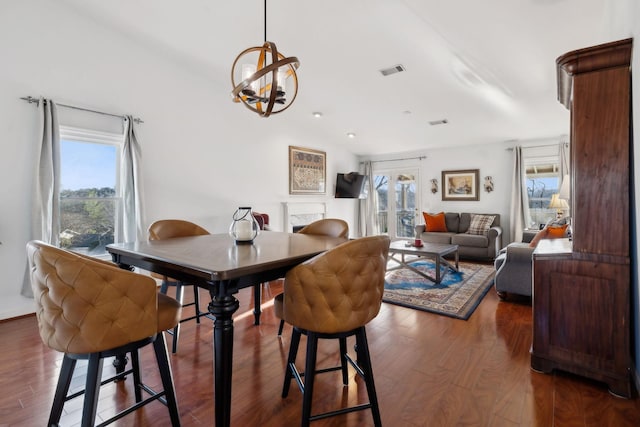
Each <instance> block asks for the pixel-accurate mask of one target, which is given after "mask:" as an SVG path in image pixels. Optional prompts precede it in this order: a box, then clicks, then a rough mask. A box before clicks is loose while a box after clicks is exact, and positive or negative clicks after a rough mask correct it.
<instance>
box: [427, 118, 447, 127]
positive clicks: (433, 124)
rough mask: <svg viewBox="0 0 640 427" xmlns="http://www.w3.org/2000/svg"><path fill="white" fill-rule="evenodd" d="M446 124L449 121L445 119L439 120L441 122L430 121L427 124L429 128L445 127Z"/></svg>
mask: <svg viewBox="0 0 640 427" xmlns="http://www.w3.org/2000/svg"><path fill="white" fill-rule="evenodd" d="M447 123H449V120H447V119H441V120H431V121H430V122H429V124H430V125H431V126H436V125H446V124H447Z"/></svg>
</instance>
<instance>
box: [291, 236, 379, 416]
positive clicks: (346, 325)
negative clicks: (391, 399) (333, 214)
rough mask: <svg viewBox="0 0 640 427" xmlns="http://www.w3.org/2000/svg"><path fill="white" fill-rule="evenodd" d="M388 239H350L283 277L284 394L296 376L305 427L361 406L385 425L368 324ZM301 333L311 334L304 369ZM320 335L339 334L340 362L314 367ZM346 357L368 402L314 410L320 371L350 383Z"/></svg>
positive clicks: (331, 336)
mask: <svg viewBox="0 0 640 427" xmlns="http://www.w3.org/2000/svg"><path fill="white" fill-rule="evenodd" d="M389 243H390V240H389V237H387V236H371V237H362V238H360V239H355V240H351V241H348V242H346V243H343V244H341V245H339V246H337V247H335V248H333V249H330V250H329V251H327V252H324V253H322V254H320V255H318V256H316V257H314V258H312V259H310V260H308V261H306V262H304V263H302V264H300V265H298V266H296V267H294V268H293V269H291V270H289V272H288V273H287V275H286V277H285V281H284V306H283V309H284V311H283V314H284V320H285V321H286V322H287V323H289V324H291V325H293V333H292V335H291V346H290V348H289V356H288V359H287V368H286V373H285V378H284V386H283V388H282V397H283V398H285V397H287V395H288V394H289V387H290V384H291V380H292V379H293V378H295V379H296V381H297V383H298V385H299V386H300V389H301V390H302V395H303V398H302V400H303V403H302V423H301V425H302V426H303V427H304V426H308V425H309V423H310V422H311V421H314V420H317V419H321V418H326V417H329V416H334V415H340V414H345V413H347V412H352V411H357V410H363V409H371V412H372V415H373V422H374V425H375V426H377V427H379V426H380V425H381V420H380V410H379V408H378V400H377V397H376V390H375V385H374V380H373V370H372V368H371V358H370V355H369V346H368V344H367V336H366V332H365V325H366V324H367V323H369V322H370V321H371V320H372V319H373V318H375V317H376V316H377V315H378V312H379V311H380V306H381V304H382V294H383V292H384V275H385V271H386V265H387V256H388V252H389ZM303 334H304V335H306V336H307V352H306V361H305V368H304V373H300V372H298V370H297V368H296V365H295V362H296V356H297V353H298V346H299V344H300V337H301V335H303ZM353 335H355V337H356V353H357V359H356V361H354V360H353V359H352V358H351V356H349V354H348V353H347V337H350V336H353ZM319 339H338V340H339V343H340V361H341V365H340V366H337V367H333V368H325V369H321V370H316V352H317V348H318V340H319ZM347 362H348V363H350V364H351V365H352V366H353V367H354V369H355V370H356V372H357V373H358V374H359V375H360V376H362V377H363V378H364V381H365V384H366V388H367V394H368V396H369V403H367V404H363V405H358V406H355V407H350V408H342V409H338V410H334V411H330V412H325V413H322V414H316V415H312V414H311V402H312V399H313V396H312V395H313V386H314V378H315V375H316V373H324V372H328V371H334V370H341V371H342V382H343V384H344V385H345V386H346V385H348V382H349V381H348V368H347ZM303 377H304V383H303V381H302V378H303Z"/></svg>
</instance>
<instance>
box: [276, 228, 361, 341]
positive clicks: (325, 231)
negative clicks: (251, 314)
mask: <svg viewBox="0 0 640 427" xmlns="http://www.w3.org/2000/svg"><path fill="white" fill-rule="evenodd" d="M298 233H299V234H313V235H316V236H330V237H344V238H347V237H349V224H347V222H346V221H343V220H341V219H338V218H325V219H319V220H318V221H314V222H312V223H311V224H308V225H306V226H305V227H303V228H302V229H300V231H298ZM283 301H284V294H283V293H279V294H278V295H276V297H275V298H274V299H273V311H274V313H275V315H276V317H277V318H278V319H280V326H278V336H281V335H282V329H283V328H284V317H283V313H282V311H283V310H282V304H283Z"/></svg>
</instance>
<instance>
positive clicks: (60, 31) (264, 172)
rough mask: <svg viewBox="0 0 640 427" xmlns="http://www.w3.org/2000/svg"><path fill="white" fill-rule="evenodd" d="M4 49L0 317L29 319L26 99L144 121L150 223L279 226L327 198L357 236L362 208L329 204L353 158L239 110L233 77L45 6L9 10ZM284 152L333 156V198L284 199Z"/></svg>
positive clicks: (37, 0)
mask: <svg viewBox="0 0 640 427" xmlns="http://www.w3.org/2000/svg"><path fill="white" fill-rule="evenodd" d="M0 52H1V53H2V63H3V66H2V67H0V93H2V96H1V97H0V117H2V119H0V135H2V137H1V138H2V142H1V144H2V156H1V157H0V180H1V182H2V183H3V185H2V186H0V200H2V201H1V202H0V242H2V245H0V271H2V280H0V319H3V318H9V317H14V316H18V315H21V314H25V313H28V312H32V311H33V310H32V301H31V300H28V299H26V298H23V297H21V296H20V295H19V293H20V288H21V284H22V281H23V276H24V272H25V268H26V259H25V256H26V255H25V243H26V242H27V241H28V240H29V239H30V194H31V185H32V175H33V170H34V153H35V145H36V139H37V132H36V127H37V116H36V108H35V106H34V105H30V104H28V103H27V102H25V101H22V100H20V99H19V98H20V97H21V96H27V95H32V96H40V95H42V96H45V97H47V98H51V99H53V100H55V101H58V102H62V103H68V104H74V105H81V106H85V107H90V108H94V109H98V110H102V111H108V112H115V113H128V114H133V115H136V116H139V117H141V118H142V119H143V120H144V122H145V123H144V124H142V125H140V126H139V127H138V137H139V139H140V142H141V144H142V151H143V168H144V171H143V176H144V179H143V185H144V189H145V193H144V198H145V203H146V208H147V209H146V214H147V215H146V223H147V224H149V223H150V222H151V221H153V220H156V219H158V218H168V217H171V218H175V217H179V218H185V219H190V220H194V221H196V222H198V223H201V224H202V225H203V226H205V227H206V228H208V229H209V230H210V231H211V232H226V230H227V228H228V225H229V223H230V221H231V215H232V214H233V212H234V210H235V209H236V208H237V207H238V206H241V205H249V206H252V207H253V208H254V209H255V210H257V211H260V212H265V213H268V214H270V215H271V223H272V224H273V226H274V228H275V229H281V228H282V214H283V207H282V202H285V201H288V202H295V201H324V202H326V203H327V208H328V209H327V210H328V215H329V216H335V217H340V218H344V219H345V220H347V221H348V222H349V225H350V227H351V228H352V229H353V230H355V226H356V224H355V221H354V217H355V207H356V204H357V202H356V201H355V200H336V199H334V198H333V189H334V186H335V175H336V173H337V172H349V171H352V170H357V166H358V164H357V159H356V158H355V156H353V155H351V154H350V153H349V152H347V151H346V150H344V149H342V148H339V147H338V146H336V145H334V144H332V141H326V140H321V139H319V138H316V137H315V136H314V135H309V134H308V133H302V131H301V130H300V129H297V128H295V127H292V126H289V124H288V123H287V118H286V114H287V113H283V114H282V116H283V117H279V116H272V117H270V118H269V119H261V118H260V117H258V116H257V115H255V114H253V113H250V112H249V111H248V110H247V109H245V108H243V107H242V106H241V105H236V104H233V103H232V102H231V101H230V96H229V92H230V83H229V82H227V81H226V80H225V81H213V80H211V79H210V78H209V76H208V74H207V73H206V72H204V71H203V72H201V73H198V72H191V71H189V69H188V68H187V67H185V66H183V64H180V63H177V62H172V60H170V59H167V58H165V57H164V56H163V55H162V52H157V51H154V50H153V49H152V48H150V47H149V46H144V45H140V44H137V42H136V41H133V40H130V39H127V38H125V37H123V36H121V35H120V34H117V33H115V32H113V31H111V30H109V29H106V28H103V27H101V26H100V25H98V24H97V23H95V22H91V21H89V20H87V19H86V18H83V17H80V16H78V15H77V14H76V13H75V12H74V11H73V9H68V8H67V7H66V6H65V5H64V4H63V3H61V2H50V1H46V0H26V1H20V2H3V3H2V5H1V6H0ZM230 65H231V64H230ZM294 108H295V105H294V106H292V107H291V109H292V110H293V109H294ZM309 117H311V114H310V112H309ZM289 145H301V146H304V147H308V148H314V149H320V150H323V151H326V153H327V194H326V195H323V196H293V197H291V196H289V190H288V146H289Z"/></svg>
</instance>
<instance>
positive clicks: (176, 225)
mask: <svg viewBox="0 0 640 427" xmlns="http://www.w3.org/2000/svg"><path fill="white" fill-rule="evenodd" d="M207 234H209V232H208V231H207V230H205V229H204V228H202V227H200V226H199V225H197V224H194V223H192V222H189V221H184V220H181V219H162V220H159V221H156V222H154V223H153V224H151V225H150V226H149V240H164V239H172V238H175V237H189V236H203V235H207ZM151 276H152V277H155V278H156V279H161V280H162V284H161V285H160V293H161V294H166V293H167V291H168V288H169V286H175V287H176V299H177V300H178V302H179V303H180V304H181V305H182V307H189V306H191V305H193V306H194V307H195V315H193V316H190V317H186V318H184V319H181V320H180V322H179V323H178V324H177V325H176V326H175V327H174V328H173V329H172V330H168V331H167V332H168V333H169V334H171V335H173V344H172V346H171V352H172V353H175V352H177V351H178V339H179V338H180V323H182V322H187V321H189V320H193V319H196V323H200V318H201V317H203V316H204V317H207V318H209V319H211V320H215V319H214V318H213V316H212V315H211V314H209V312H208V311H201V310H200V294H199V292H198V286H197V285H189V284H186V283H183V282H181V281H180V280H176V279H173V278H171V277H167V276H164V275H161V274H157V273H151ZM185 286H192V287H193V302H191V303H188V304H184V303H183V301H184V287H185Z"/></svg>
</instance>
